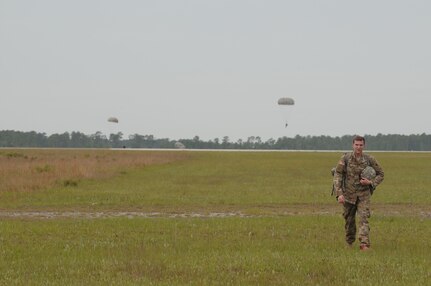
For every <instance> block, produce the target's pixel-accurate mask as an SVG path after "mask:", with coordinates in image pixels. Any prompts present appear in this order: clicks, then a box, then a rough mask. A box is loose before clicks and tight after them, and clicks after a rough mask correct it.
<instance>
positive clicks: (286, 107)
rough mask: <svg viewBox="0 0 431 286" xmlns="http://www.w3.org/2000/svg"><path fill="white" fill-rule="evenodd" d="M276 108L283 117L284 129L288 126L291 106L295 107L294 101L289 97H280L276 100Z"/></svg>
mask: <svg viewBox="0 0 431 286" xmlns="http://www.w3.org/2000/svg"><path fill="white" fill-rule="evenodd" d="M277 103H278V106H279V107H280V112H281V113H282V115H283V118H284V121H285V127H287V125H288V121H289V119H290V116H291V113H292V106H293V105H295V100H293V98H290V97H282V98H280V99H278V102H277Z"/></svg>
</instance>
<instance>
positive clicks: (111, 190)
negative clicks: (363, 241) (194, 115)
mask: <svg viewBox="0 0 431 286" xmlns="http://www.w3.org/2000/svg"><path fill="white" fill-rule="evenodd" d="M373 154H374V155H375V157H376V158H377V159H378V160H379V162H380V163H381V165H382V166H383V168H384V170H385V181H384V182H383V184H382V185H381V186H379V188H378V189H377V191H376V193H375V195H374V196H373V198H372V211H373V212H372V218H371V219H370V223H371V230H372V231H371V241H372V251H370V252H366V253H363V252H359V250H358V245H357V244H356V245H355V248H354V249H348V248H346V247H345V245H344V241H343V237H344V233H343V220H342V218H341V207H340V206H338V205H337V204H336V202H335V199H334V198H333V197H331V196H330V188H331V177H330V169H331V167H332V166H333V165H334V164H335V163H336V162H337V160H338V159H339V157H340V156H341V153H320V152H309V153H304V152H189V151H178V152H160V151H159V152H155V151H154V152H150V151H127V150H121V151H120V150H116V151H111V150H37V149H32V150H23V149H17V150H12V149H4V150H0V171H1V172H0V183H1V185H0V255H1V260H0V285H60V284H62V285H346V284H350V285H430V283H429V282H428V281H429V280H430V278H431V258H430V257H431V242H430V240H429V237H430V236H431V177H430V176H429V174H430V173H431V153H373Z"/></svg>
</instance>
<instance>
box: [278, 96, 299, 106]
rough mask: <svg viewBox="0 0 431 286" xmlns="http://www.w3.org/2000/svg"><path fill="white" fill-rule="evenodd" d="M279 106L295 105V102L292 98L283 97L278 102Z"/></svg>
mask: <svg viewBox="0 0 431 286" xmlns="http://www.w3.org/2000/svg"><path fill="white" fill-rule="evenodd" d="M278 105H295V101H294V100H293V98H290V97H282V98H280V99H279V100H278Z"/></svg>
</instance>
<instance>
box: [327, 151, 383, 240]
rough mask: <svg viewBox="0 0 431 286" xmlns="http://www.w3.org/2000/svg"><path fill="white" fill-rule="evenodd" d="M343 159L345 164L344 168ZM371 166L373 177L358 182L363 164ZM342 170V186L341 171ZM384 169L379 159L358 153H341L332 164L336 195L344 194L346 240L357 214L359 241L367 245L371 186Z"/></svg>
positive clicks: (351, 235) (350, 236) (380, 178)
mask: <svg viewBox="0 0 431 286" xmlns="http://www.w3.org/2000/svg"><path fill="white" fill-rule="evenodd" d="M345 161H346V162H347V167H346V168H345V166H344V165H345ZM367 166H371V167H373V168H374V170H375V171H376V177H375V178H374V179H373V180H371V181H372V184H371V186H368V185H361V183H360V182H359V181H360V180H361V172H362V170H363V169H365V167H367ZM345 170H346V172H347V174H346V176H345V181H344V186H343V173H344V171H345ZM383 177H384V172H383V169H382V167H380V165H379V163H378V162H377V161H376V159H374V157H373V156H371V155H368V154H365V153H362V156H361V157H359V158H356V157H355V155H354V153H353V152H352V153H350V154H346V155H343V156H342V157H341V159H340V161H339V162H338V164H337V167H336V168H335V175H334V185H335V191H336V196H337V198H338V196H340V195H344V199H345V203H344V204H343V208H344V212H343V217H344V220H345V222H346V223H345V226H344V228H345V231H346V242H347V243H348V244H352V243H353V242H354V241H355V239H356V221H355V216H356V213H358V216H359V242H360V243H361V244H365V245H367V246H368V247H369V246H370V238H369V234H370V226H369V223H368V218H369V217H370V215H371V214H370V198H371V190H370V189H371V188H373V189H375V188H376V187H377V185H379V184H380V183H381V182H382V181H383Z"/></svg>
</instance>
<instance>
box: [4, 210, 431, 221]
mask: <svg viewBox="0 0 431 286" xmlns="http://www.w3.org/2000/svg"><path fill="white" fill-rule="evenodd" d="M338 214H340V213H338V212H334V211H328V210H321V211H316V210H315V211H307V210H305V211H299V212H298V211H297V210H296V211H283V212H280V213H273V214H261V215H259V214H244V213H242V212H209V213H198V212H190V213H163V212H134V211H100V212H83V211H64V212H61V211H58V212H57V211H0V218H32V219H56V218H77V219H98V218H115V217H127V218H228V217H244V218H246V217H251V218H253V217H282V216H295V215H338ZM377 214H378V215H384V216H414V217H422V218H429V219H431V211H430V210H427V211H425V210H417V212H403V211H399V210H391V211H388V210H385V211H384V212H378V213H377Z"/></svg>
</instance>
